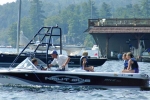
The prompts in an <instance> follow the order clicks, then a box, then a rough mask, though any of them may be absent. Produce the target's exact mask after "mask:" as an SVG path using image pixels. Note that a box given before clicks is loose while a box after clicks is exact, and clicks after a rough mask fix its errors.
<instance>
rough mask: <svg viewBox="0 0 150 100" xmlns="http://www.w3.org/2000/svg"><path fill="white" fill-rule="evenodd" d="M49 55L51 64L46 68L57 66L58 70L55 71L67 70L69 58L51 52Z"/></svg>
mask: <svg viewBox="0 0 150 100" xmlns="http://www.w3.org/2000/svg"><path fill="white" fill-rule="evenodd" d="M50 55H51V56H52V58H54V59H53V61H52V62H51V64H49V66H48V68H50V67H52V66H53V65H56V64H57V65H59V69H57V71H65V70H68V63H69V61H70V57H68V56H66V55H58V53H57V51H55V50H54V51H52V52H51V53H50Z"/></svg>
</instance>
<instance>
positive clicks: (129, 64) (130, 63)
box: [127, 60, 132, 70]
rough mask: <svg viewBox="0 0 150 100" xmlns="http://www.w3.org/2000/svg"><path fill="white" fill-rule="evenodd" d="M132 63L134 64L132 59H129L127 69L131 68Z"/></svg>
mask: <svg viewBox="0 0 150 100" xmlns="http://www.w3.org/2000/svg"><path fill="white" fill-rule="evenodd" d="M131 65H132V60H129V61H128V67H127V70H131Z"/></svg>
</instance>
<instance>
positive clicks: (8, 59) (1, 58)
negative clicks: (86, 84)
mask: <svg viewBox="0 0 150 100" xmlns="http://www.w3.org/2000/svg"><path fill="white" fill-rule="evenodd" d="M16 57H17V55H16V54H0V66H3V67H8V66H10V64H11V63H12V62H13V61H14V59H15V58H16ZM35 57H37V58H39V59H40V60H42V61H43V62H44V63H46V56H45V55H43V54H36V55H35ZM80 57H81V56H70V58H71V59H70V62H69V66H70V67H80ZM26 58H27V56H26V55H21V56H20V57H19V59H18V60H17V61H16V65H17V64H19V63H21V62H22V61H23V60H24V59H26ZM48 60H49V63H50V62H51V61H52V60H53V59H52V58H51V57H50V56H49V57H48ZM106 60H107V59H106V58H89V60H88V61H89V65H92V66H95V67H96V66H101V65H103V64H104V63H105V62H106Z"/></svg>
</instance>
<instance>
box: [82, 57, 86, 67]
mask: <svg viewBox="0 0 150 100" xmlns="http://www.w3.org/2000/svg"><path fill="white" fill-rule="evenodd" d="M82 61H83V63H82V67H83V69H84V68H85V67H86V66H85V65H86V58H83V59H82Z"/></svg>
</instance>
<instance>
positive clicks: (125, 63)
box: [124, 60, 128, 69]
mask: <svg viewBox="0 0 150 100" xmlns="http://www.w3.org/2000/svg"><path fill="white" fill-rule="evenodd" d="M127 68H128V60H124V69H127Z"/></svg>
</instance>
